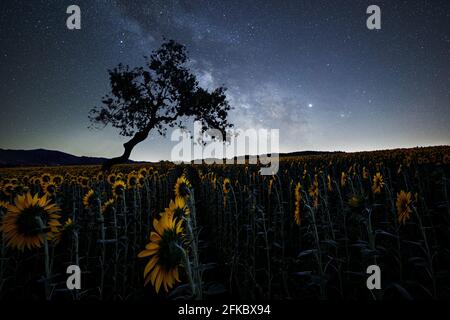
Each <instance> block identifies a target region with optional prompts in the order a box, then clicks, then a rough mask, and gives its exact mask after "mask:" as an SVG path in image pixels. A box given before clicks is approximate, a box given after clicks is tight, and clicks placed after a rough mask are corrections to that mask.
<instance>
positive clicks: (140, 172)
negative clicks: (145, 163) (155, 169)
mask: <svg viewBox="0 0 450 320" xmlns="http://www.w3.org/2000/svg"><path fill="white" fill-rule="evenodd" d="M139 174H140V175H141V176H143V177H144V178H145V177H146V176H147V174H148V171H147V169H146V168H141V169H139Z"/></svg>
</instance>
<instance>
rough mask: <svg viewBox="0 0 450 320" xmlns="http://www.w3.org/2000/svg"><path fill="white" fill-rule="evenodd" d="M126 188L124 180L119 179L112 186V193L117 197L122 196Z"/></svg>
mask: <svg viewBox="0 0 450 320" xmlns="http://www.w3.org/2000/svg"><path fill="white" fill-rule="evenodd" d="M126 188H127V185H126V184H125V182H123V181H122V180H117V181H116V182H114V184H113V186H112V193H113V195H114V196H115V197H116V198H118V197H121V196H123V193H124V192H125V189H126Z"/></svg>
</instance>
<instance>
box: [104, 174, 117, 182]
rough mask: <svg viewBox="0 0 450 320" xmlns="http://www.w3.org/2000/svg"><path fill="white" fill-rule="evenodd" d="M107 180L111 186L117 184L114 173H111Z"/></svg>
mask: <svg viewBox="0 0 450 320" xmlns="http://www.w3.org/2000/svg"><path fill="white" fill-rule="evenodd" d="M106 180H107V181H108V183H109V184H111V185H113V184H114V182H116V175H115V174H114V173H111V174H109V175H108V177H107V178H106Z"/></svg>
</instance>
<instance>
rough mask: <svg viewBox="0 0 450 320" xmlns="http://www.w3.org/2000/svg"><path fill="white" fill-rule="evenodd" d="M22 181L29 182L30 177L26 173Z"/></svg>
mask: <svg viewBox="0 0 450 320" xmlns="http://www.w3.org/2000/svg"><path fill="white" fill-rule="evenodd" d="M21 181H22V183H23V184H28V182H30V177H29V176H27V175H25V176H23V177H22V179H21Z"/></svg>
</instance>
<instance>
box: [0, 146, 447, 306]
mask: <svg viewBox="0 0 450 320" xmlns="http://www.w3.org/2000/svg"><path fill="white" fill-rule="evenodd" d="M449 164H450V147H430V148H414V149H397V150H389V151H375V152H360V153H332V154H324V155H315V156H313V155H312V156H301V157H283V158H281V159H280V168H279V171H278V173H277V174H276V175H273V176H262V175H260V174H259V169H260V168H259V166H258V165H251V164H242V165H237V164H236V165H206V164H205V165H188V164H181V165H175V164H172V163H168V162H167V163H166V162H165V163H158V164H151V165H150V164H129V165H121V166H117V167H114V168H113V170H112V172H110V173H103V172H102V171H101V170H100V169H101V168H100V166H77V167H70V166H68V167H39V168H37V167H33V168H22V167H17V168H3V169H0V234H1V242H0V299H1V300H7V299H32V300H45V299H47V300H50V299H51V300H145V299H209V300H214V299H224V298H236V299H243V300H257V299H264V300H270V299H335V300H339V299H346V300H355V299H363V300H372V299H373V300H383V299H384V300H386V299H387V300H389V299H419V298H430V299H446V298H447V299H448V298H450V206H449V193H450V190H449V187H450V166H449ZM71 265H76V266H78V267H79V269H80V271H81V284H80V288H79V289H74V290H72V289H69V288H68V285H67V279H68V276H69V274H68V273H67V268H68V267H69V266H71ZM370 265H377V266H379V268H380V270H381V282H382V287H381V289H379V290H368V288H367V286H366V280H367V277H368V274H367V272H366V270H367V267H368V266H370Z"/></svg>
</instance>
